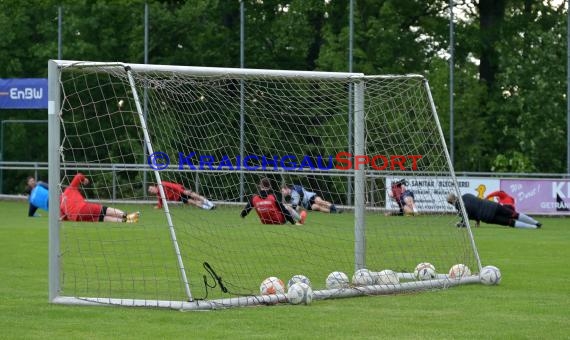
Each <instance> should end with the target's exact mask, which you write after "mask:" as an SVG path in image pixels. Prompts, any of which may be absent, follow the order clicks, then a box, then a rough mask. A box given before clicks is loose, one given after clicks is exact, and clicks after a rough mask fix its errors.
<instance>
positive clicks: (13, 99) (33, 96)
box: [0, 78, 48, 109]
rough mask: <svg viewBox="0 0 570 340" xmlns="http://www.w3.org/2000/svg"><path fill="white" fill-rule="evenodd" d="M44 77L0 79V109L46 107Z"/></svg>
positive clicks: (45, 81)
mask: <svg viewBox="0 0 570 340" xmlns="http://www.w3.org/2000/svg"><path fill="white" fill-rule="evenodd" d="M47 107H48V80H47V79H46V78H19V79H16V78H14V79H0V109H47Z"/></svg>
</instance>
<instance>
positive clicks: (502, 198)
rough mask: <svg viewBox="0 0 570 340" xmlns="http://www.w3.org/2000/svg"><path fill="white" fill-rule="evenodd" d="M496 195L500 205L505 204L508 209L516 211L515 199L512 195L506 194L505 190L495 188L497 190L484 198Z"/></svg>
mask: <svg viewBox="0 0 570 340" xmlns="http://www.w3.org/2000/svg"><path fill="white" fill-rule="evenodd" d="M495 197H497V200H498V203H499V204H500V205H502V206H505V207H507V208H509V209H511V210H512V211H516V208H515V199H514V198H513V197H512V196H509V194H507V193H506V192H504V191H503V190H497V191H493V192H492V193H490V194H488V195H487V196H486V197H485V199H486V200H488V199H490V198H493V200H494V198H495Z"/></svg>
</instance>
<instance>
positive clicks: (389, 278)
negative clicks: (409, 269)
mask: <svg viewBox="0 0 570 340" xmlns="http://www.w3.org/2000/svg"><path fill="white" fill-rule="evenodd" d="M374 283H375V284H379V285H397V284H399V283H400V279H399V278H398V274H396V272H394V271H393V270H390V269H385V270H382V271H379V272H377V273H374Z"/></svg>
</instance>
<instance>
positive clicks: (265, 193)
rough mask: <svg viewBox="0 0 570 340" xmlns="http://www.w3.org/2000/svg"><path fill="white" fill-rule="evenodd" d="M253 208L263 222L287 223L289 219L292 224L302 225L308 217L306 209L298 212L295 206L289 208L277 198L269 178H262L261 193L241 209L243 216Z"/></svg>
mask: <svg viewBox="0 0 570 340" xmlns="http://www.w3.org/2000/svg"><path fill="white" fill-rule="evenodd" d="M251 209H255V212H256V213H257V216H259V219H260V220H261V223H263V224H285V222H286V221H287V222H289V223H291V224H295V225H302V224H304V223H305V220H306V218H307V212H306V211H302V212H301V213H300V214H297V212H296V211H295V210H294V209H293V208H288V207H286V206H285V205H284V204H283V203H281V202H279V201H278V200H277V197H275V194H274V193H273V191H272V190H271V182H270V180H269V178H263V179H261V181H260V183H259V193H258V194H255V195H253V196H252V197H251V198H250V200H249V201H248V202H247V205H246V206H245V208H244V209H243V210H242V211H241V217H242V218H245V217H246V216H247V215H248V214H249V212H250V211H251Z"/></svg>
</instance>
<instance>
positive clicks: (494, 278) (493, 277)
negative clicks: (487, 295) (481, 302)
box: [479, 266, 501, 286]
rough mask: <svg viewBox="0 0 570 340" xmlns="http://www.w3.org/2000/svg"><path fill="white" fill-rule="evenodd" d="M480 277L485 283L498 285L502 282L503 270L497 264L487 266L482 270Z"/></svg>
mask: <svg viewBox="0 0 570 340" xmlns="http://www.w3.org/2000/svg"><path fill="white" fill-rule="evenodd" d="M479 278H481V282H482V283H483V284H486V285H489V286H490V285H498V284H499V283H501V271H500V270H499V268H497V267H495V266H486V267H483V269H482V270H481V273H480V274H479Z"/></svg>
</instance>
